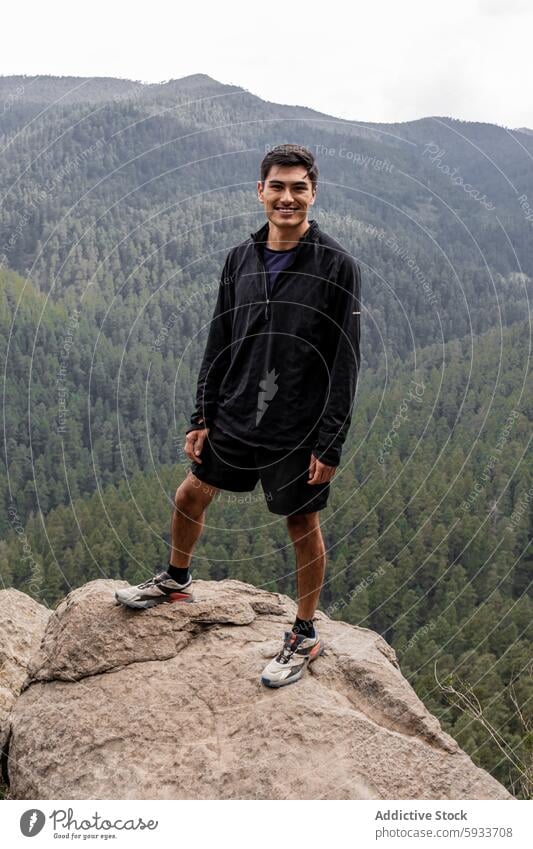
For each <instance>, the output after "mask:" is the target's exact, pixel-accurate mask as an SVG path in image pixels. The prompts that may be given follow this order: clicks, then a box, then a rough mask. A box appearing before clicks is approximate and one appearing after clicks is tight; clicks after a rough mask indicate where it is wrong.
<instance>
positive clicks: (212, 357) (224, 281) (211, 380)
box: [185, 254, 233, 433]
mask: <svg viewBox="0 0 533 849" xmlns="http://www.w3.org/2000/svg"><path fill="white" fill-rule="evenodd" d="M229 258H230V254H228V256H227V257H226V261H225V263H224V268H223V269H222V274H221V277H220V285H219V289H218V296H217V301H216V304H215V309H214V312H213V317H212V319H211V324H210V326H209V334H208V337H207V343H206V346H205V351H204V356H203V359H202V365H201V366H200V371H199V374H198V383H197V387H196V408H195V411H194V413H193V414H192V416H191V424H190V426H189V427H188V428H187V430H186V431H185V433H189V432H190V431H192V430H200V429H203V428H206V427H211V424H212V422H213V418H214V416H215V413H216V408H217V401H218V392H219V388H220V384H221V382H222V377H223V375H224V374H225V373H226V371H227V369H228V367H229V362H230V358H231V323H232V293H231V291H230V290H231V287H232V285H233V281H232V278H231V275H230V271H229Z"/></svg>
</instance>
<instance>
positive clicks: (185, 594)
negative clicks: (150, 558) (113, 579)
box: [115, 572, 194, 609]
mask: <svg viewBox="0 0 533 849" xmlns="http://www.w3.org/2000/svg"><path fill="white" fill-rule="evenodd" d="M191 585H192V577H191V575H189V580H188V581H187V583H186V584H178V583H177V582H176V581H175V580H174V579H173V578H171V577H170V575H169V574H168V572H160V573H159V574H158V575H154V577H153V578H150V579H149V580H148V581H145V582H144V583H143V584H139V585H138V586H137V587H124V588H122V589H120V590H117V591H116V592H115V598H116V600H117V601H118V602H120V603H121V604H125V605H126V606H127V607H139V608H142V609H146V608H148V607H155V605H156V604H169V603H170V604H172V603H173V602H175V601H181V602H191V601H194V596H193V594H192V590H191Z"/></svg>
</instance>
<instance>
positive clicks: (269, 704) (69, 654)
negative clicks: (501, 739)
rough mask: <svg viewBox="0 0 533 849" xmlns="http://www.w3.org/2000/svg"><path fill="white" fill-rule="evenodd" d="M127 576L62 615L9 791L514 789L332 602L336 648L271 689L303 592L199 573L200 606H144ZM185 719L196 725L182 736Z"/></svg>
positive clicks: (36, 664) (208, 794)
mask: <svg viewBox="0 0 533 849" xmlns="http://www.w3.org/2000/svg"><path fill="white" fill-rule="evenodd" d="M117 586H120V583H117V582H114V581H105V580H104V581H103V580H98V581H93V582H91V583H89V584H86V585H85V586H83V587H80V588H79V589H78V590H75V591H74V592H72V593H69V595H68V596H67V597H66V598H65V599H64V600H63V601H62V602H61V603H60V604H59V606H58V607H57V609H56V610H55V611H54V613H53V614H52V615H51V616H50V618H49V620H48V625H47V627H46V631H45V634H44V637H43V640H42V644H41V647H40V650H39V651H37V652H36V653H35V654H33V656H32V657H31V659H30V661H29V663H28V677H27V678H26V681H25V683H24V687H23V692H22V694H21V695H19V696H18V698H17V700H16V701H15V704H14V707H13V709H12V711H11V713H10V715H9V719H8V735H9V739H8V744H7V746H6V750H5V756H4V774H5V777H6V779H7V781H8V783H9V798H12V799H51V798H62V799H65V798H68V799H117V798H119V799H510V798H511V796H510V795H509V793H508V792H507V791H506V790H505V788H504V787H502V785H501V784H499V783H498V782H497V781H495V780H494V778H492V777H491V776H490V775H488V774H487V773H486V772H484V771H483V770H481V769H479V768H478V767H476V766H474V764H473V763H472V761H471V760H470V758H469V757H468V756H467V755H466V754H465V753H464V752H463V751H461V749H460V748H459V746H458V745H457V743H456V742H455V740H453V739H452V738H451V737H449V736H448V735H447V734H445V733H444V732H443V731H442V729H441V727H440V725H439V722H438V721H437V719H436V718H435V717H434V716H431V714H430V713H429V712H428V711H427V710H426V709H425V708H424V705H423V704H422V702H421V701H420V700H419V699H418V698H417V696H416V695H415V693H414V692H413V690H412V689H411V687H410V686H409V685H408V683H407V681H406V680H405V679H404V678H403V677H402V674H401V672H400V670H399V667H398V662H397V660H396V657H395V654H394V651H393V650H392V649H391V648H390V647H389V646H388V645H387V643H386V642H385V640H383V639H382V638H381V637H379V636H378V635H377V634H374V633H372V631H369V630H367V629H365V628H354V627H353V626H351V625H347V624H345V623H342V622H333V621H332V620H331V619H329V617H328V616H326V615H324V614H323V613H321V612H318V613H317V621H318V627H319V628H320V631H321V634H322V635H323V638H324V640H325V645H326V653H325V654H324V655H323V656H322V657H320V658H318V659H317V660H316V661H314V663H313V666H312V667H310V669H309V670H308V672H307V673H306V676H305V677H304V678H303V679H302V680H300V681H298V682H296V683H295V684H293V685H291V686H289V687H285V688H283V690H281V691H279V690H277V691H266V690H265V688H264V687H263V686H262V684H261V682H260V680H259V678H260V673H261V670H262V668H263V666H264V665H265V663H266V658H268V657H273V656H274V655H275V654H277V652H278V651H279V646H280V639H281V636H282V632H283V630H284V629H287V628H289V627H290V624H291V623H292V621H293V619H294V613H295V611H296V605H295V604H294V602H293V601H292V600H291V599H289V598H287V597H286V596H283V595H280V594H279V593H268V592H265V591H264V590H259V589H256V588H255V587H253V586H252V585H250V584H243V583H241V582H240V581H231V580H230V581H223V582H217V583H213V582H209V581H200V582H198V583H197V585H196V589H195V598H197V601H196V602H195V603H194V604H187V605H185V604H182V605H180V604H174V605H163V606H162V607H161V606H160V607H158V608H156V609H152V610H149V611H143V612H141V614H140V615H139V612H137V613H133V612H132V611H131V610H127V609H125V608H123V607H122V606H120V605H118V606H117V605H116V603H115V600H114V589H115V587H117ZM11 592H12V591H11ZM2 595H3V593H1V592H0V606H1V604H2ZM0 674H1V673H0ZM141 693H142V694H143V695H142V697H140V694H141ZM295 713H296V714H297V715H298V722H297V723H296V722H295V721H294V716H295ZM170 715H172V716H173V717H174V720H175V721H176V722H178V723H179V724H180V725H182V724H184V725H185V727H186V728H187V733H186V734H178V735H176V736H175V738H174V739H173V741H172V745H171V746H169V742H168V738H167V736H166V735H165V734H162V733H161V724H162V723H163V724H165V723H167V724H168V717H169V716H170ZM302 729H305V730H304V733H302ZM295 764H296V765H298V766H299V767H305V768H302V769H300V770H299V771H298V772H297V780H294V777H293V772H294V765H295ZM288 776H290V778H288Z"/></svg>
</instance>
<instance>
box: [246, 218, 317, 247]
mask: <svg viewBox="0 0 533 849" xmlns="http://www.w3.org/2000/svg"><path fill="white" fill-rule="evenodd" d="M268 227H269V222H268V221H265V223H264V224H263V225H262V226H261V227H260V228H259V230H256V231H255V233H250V238H251V239H252V241H253V242H255V243H256V244H261V243H263V244H266V242H267V240H268ZM319 233H320V228H319V226H318V223H317V221H316V220H315V219H314V218H310V219H309V227H308V229H307V232H306V233H304V235H303V236H302V237H301V239H300V242H318V236H319Z"/></svg>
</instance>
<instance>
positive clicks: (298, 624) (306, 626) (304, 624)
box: [291, 616, 316, 637]
mask: <svg viewBox="0 0 533 849" xmlns="http://www.w3.org/2000/svg"><path fill="white" fill-rule="evenodd" d="M291 630H293V631H295V632H296V633H297V634H303V635H304V637H316V632H315V626H314V625H313V620H312V619H299V618H298V616H297V617H296V619H295V622H294V625H293V626H292V629H291Z"/></svg>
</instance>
